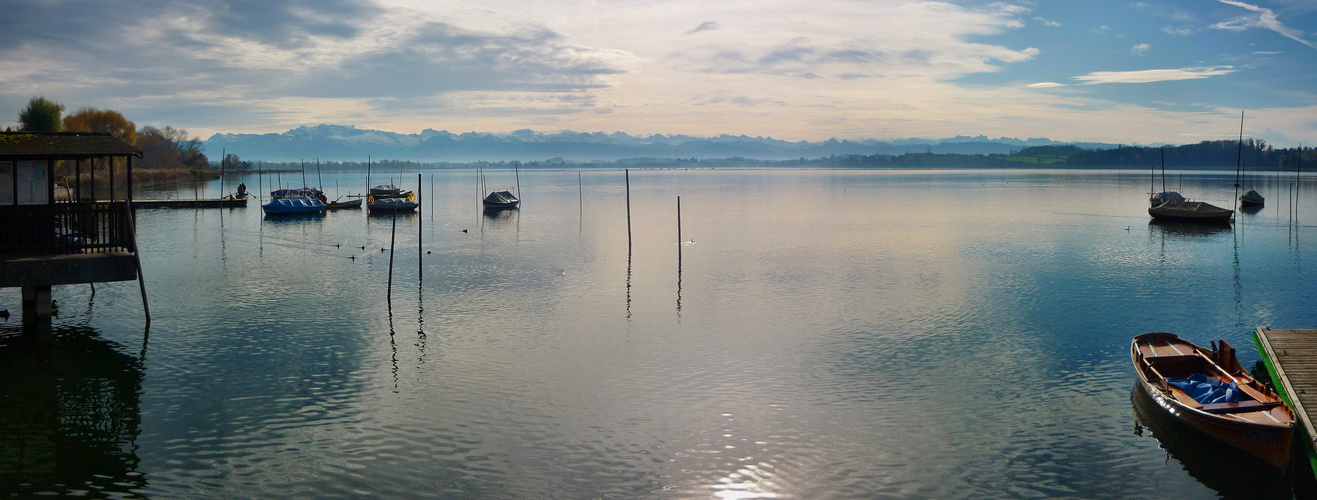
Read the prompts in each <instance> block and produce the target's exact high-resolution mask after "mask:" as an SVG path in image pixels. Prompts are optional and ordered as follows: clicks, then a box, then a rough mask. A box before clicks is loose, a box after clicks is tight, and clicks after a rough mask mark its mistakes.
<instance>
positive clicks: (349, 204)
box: [325, 198, 361, 210]
mask: <svg viewBox="0 0 1317 500" xmlns="http://www.w3.org/2000/svg"><path fill="white" fill-rule="evenodd" d="M341 208H361V198H356V199H352V200H348V201H338V200H334V201H327V202H325V209H327V210H338V209H341Z"/></svg>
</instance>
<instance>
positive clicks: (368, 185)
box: [366, 155, 370, 194]
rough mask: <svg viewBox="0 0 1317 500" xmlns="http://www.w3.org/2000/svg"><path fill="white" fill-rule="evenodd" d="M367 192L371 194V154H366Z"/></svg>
mask: <svg viewBox="0 0 1317 500" xmlns="http://www.w3.org/2000/svg"><path fill="white" fill-rule="evenodd" d="M366 194H370V155H366Z"/></svg>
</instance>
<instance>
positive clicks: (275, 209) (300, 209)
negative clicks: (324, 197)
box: [261, 198, 325, 215]
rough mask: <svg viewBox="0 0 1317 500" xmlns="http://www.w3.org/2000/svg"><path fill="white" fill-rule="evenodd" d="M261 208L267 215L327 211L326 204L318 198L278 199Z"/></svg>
mask: <svg viewBox="0 0 1317 500" xmlns="http://www.w3.org/2000/svg"><path fill="white" fill-rule="evenodd" d="M261 208H263V209H265V215H293V214H314V213H322V212H324V211H325V202H323V201H320V200H319V199H316V198H276V199H273V200H270V202H269V203H266V204H264V205H261Z"/></svg>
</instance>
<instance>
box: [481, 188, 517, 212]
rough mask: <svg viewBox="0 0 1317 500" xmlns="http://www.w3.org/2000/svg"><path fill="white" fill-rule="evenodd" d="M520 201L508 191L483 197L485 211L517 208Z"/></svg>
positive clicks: (496, 192)
mask: <svg viewBox="0 0 1317 500" xmlns="http://www.w3.org/2000/svg"><path fill="white" fill-rule="evenodd" d="M520 203H521V200H519V199H517V197H516V196H514V195H513V194H512V193H511V192H510V191H507V190H503V191H494V192H491V193H489V196H486V197H485V200H484V204H485V209H487V210H505V209H509V208H517V205H519V204H520Z"/></svg>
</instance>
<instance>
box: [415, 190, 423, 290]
mask: <svg viewBox="0 0 1317 500" xmlns="http://www.w3.org/2000/svg"><path fill="white" fill-rule="evenodd" d="M416 203H417V204H418V205H421V206H418V207H417V208H419V210H417V211H416V276H417V280H418V281H420V280H423V279H425V266H424V264H425V262H424V259H422V257H423V256H424V255H425V207H424V203H425V197H424V196H421V174H416Z"/></svg>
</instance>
